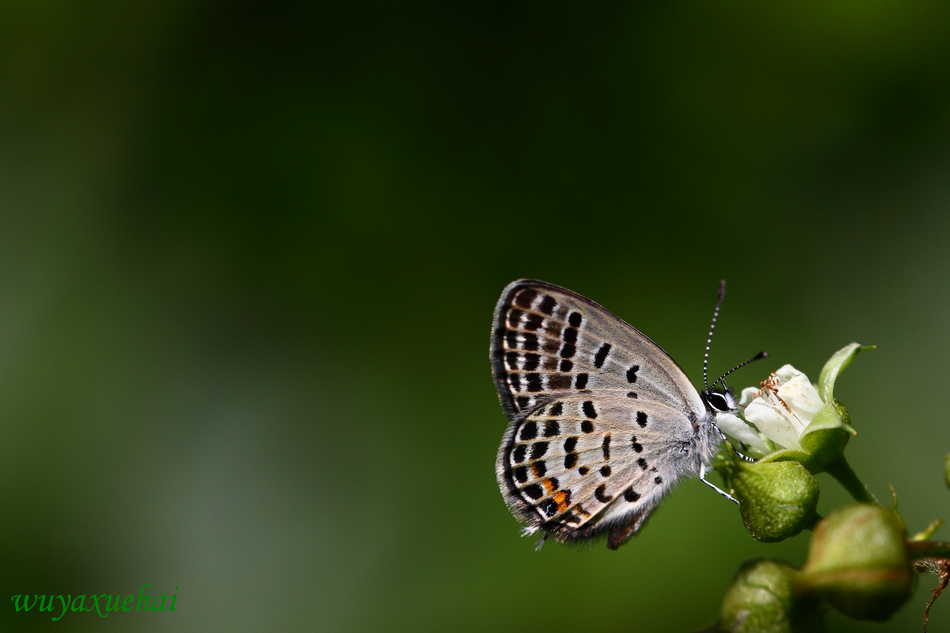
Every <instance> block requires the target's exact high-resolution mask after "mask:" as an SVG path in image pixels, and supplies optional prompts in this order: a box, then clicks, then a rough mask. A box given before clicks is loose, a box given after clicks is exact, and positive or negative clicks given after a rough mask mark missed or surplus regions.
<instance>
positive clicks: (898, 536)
mask: <svg viewBox="0 0 950 633" xmlns="http://www.w3.org/2000/svg"><path fill="white" fill-rule="evenodd" d="M906 538H907V535H906V534H905V532H904V526H903V524H902V523H901V520H900V519H899V518H898V517H897V515H896V514H894V513H893V512H892V511H890V510H885V509H884V508H881V507H880V506H874V505H868V504H856V505H852V506H847V507H844V508H841V509H839V510H836V511H835V512H833V513H832V514H831V515H829V516H828V518H827V519H825V520H824V521H822V522H821V523H819V524H818V526H817V527H816V528H815V535H814V536H813V537H812V540H811V545H810V547H809V551H808V562H807V563H806V564H805V567H804V568H803V569H802V573H801V586H802V587H804V588H806V589H807V590H810V591H813V592H814V593H816V594H817V595H819V596H821V597H822V598H824V599H825V600H826V601H827V602H828V604H830V605H831V606H833V607H834V608H836V609H838V610H839V611H841V612H842V613H844V614H846V615H848V616H850V617H852V618H855V619H858V620H874V621H877V622H881V621H884V620H886V619H888V618H889V617H890V616H891V615H892V614H893V613H894V612H895V611H897V609H898V608H900V606H901V605H903V604H904V603H905V602H906V601H907V599H908V598H910V593H911V586H912V584H913V579H914V575H913V572H912V570H911V561H910V556H909V554H908V551H907V542H906Z"/></svg>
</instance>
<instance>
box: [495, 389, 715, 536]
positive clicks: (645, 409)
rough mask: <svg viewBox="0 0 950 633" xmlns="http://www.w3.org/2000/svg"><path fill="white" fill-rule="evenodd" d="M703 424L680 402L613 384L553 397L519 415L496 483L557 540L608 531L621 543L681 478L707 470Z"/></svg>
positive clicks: (522, 514)
mask: <svg viewBox="0 0 950 633" xmlns="http://www.w3.org/2000/svg"><path fill="white" fill-rule="evenodd" d="M697 442H698V439H697V434H696V430H695V429H694V427H693V425H692V423H691V422H690V421H689V420H688V418H687V417H686V415H684V414H683V413H682V412H681V411H678V410H676V409H674V408H671V407H669V406H666V405H664V404H662V403H659V402H653V401H649V400H639V399H638V400H631V399H628V398H626V397H625V396H623V395H616V394H613V393H589V394H569V395H565V396H564V397H562V398H555V399H554V400H552V401H549V402H547V403H545V404H543V405H541V406H539V407H537V408H536V409H534V410H533V411H531V412H530V413H529V414H526V415H525V416H523V417H522V419H520V420H519V421H516V422H513V423H512V424H511V425H510V426H509V427H508V431H507V433H506V434H505V438H504V440H503V442H502V444H501V447H500V448H499V451H498V458H497V461H496V475H497V478H498V485H499V487H500V488H501V490H502V493H503V494H504V497H505V501H506V503H507V504H508V507H509V508H510V509H511V511H512V512H513V513H514V514H515V516H517V517H518V518H519V519H521V520H522V521H523V522H524V523H527V524H528V525H529V526H530V527H529V530H528V531H529V532H534V531H536V530H538V529H542V530H544V531H545V532H547V533H549V534H552V535H553V536H554V537H555V538H556V539H557V540H559V541H574V540H580V539H587V538H591V537H595V536H598V535H601V534H603V533H608V535H609V536H608V543H607V546H608V547H609V548H611V549H616V548H617V547H619V546H620V545H622V544H623V543H624V542H625V541H626V540H627V539H629V538H630V537H631V536H633V535H634V534H635V533H636V532H637V531H639V530H640V528H641V527H642V526H643V525H644V523H645V522H646V520H647V518H648V517H649V516H650V513H651V512H653V510H654V509H655V508H656V507H657V505H658V504H659V503H660V500H661V499H662V498H663V496H664V495H665V494H666V492H667V491H668V490H669V489H670V488H671V487H672V486H673V485H674V484H675V483H676V481H677V479H679V478H680V477H682V476H683V475H686V474H695V473H697V472H698V470H699V459H700V458H699V455H700V453H699V451H697V447H696V444H697Z"/></svg>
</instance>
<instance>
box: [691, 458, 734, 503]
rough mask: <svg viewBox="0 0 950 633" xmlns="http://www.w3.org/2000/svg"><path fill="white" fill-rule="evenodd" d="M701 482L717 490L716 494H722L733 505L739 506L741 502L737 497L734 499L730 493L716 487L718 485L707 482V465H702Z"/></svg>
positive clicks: (700, 470) (700, 471)
mask: <svg viewBox="0 0 950 633" xmlns="http://www.w3.org/2000/svg"><path fill="white" fill-rule="evenodd" d="M699 480H700V481H701V482H703V483H704V484H706V485H707V486H709V487H710V488H712V489H713V490H715V491H716V492H718V493H719V494H721V495H722V496H723V497H725V498H726V499H728V500H729V501H731V502H733V503H734V504H736V505H739V500H738V499H736V498H735V497H733V496H732V495H731V494H729V493H728V492H726V491H725V490H720V488H719V487H718V486H716V484H714V483H712V482H710V481H706V465H705V464H702V465H701V466H700V467H699Z"/></svg>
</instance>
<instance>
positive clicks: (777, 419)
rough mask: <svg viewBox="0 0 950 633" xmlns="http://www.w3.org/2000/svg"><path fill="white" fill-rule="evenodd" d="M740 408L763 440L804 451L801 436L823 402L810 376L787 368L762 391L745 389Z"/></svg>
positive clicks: (772, 378)
mask: <svg viewBox="0 0 950 633" xmlns="http://www.w3.org/2000/svg"><path fill="white" fill-rule="evenodd" d="M739 405H740V407H744V409H743V411H742V415H743V417H744V418H745V419H746V421H748V422H750V423H752V424H753V425H755V428H756V429H758V431H759V433H761V434H762V435H763V436H765V437H766V438H768V439H769V440H771V441H772V442H774V443H775V444H776V445H778V446H779V447H782V448H791V449H794V450H797V451H804V449H803V448H802V445H801V436H802V433H803V432H804V431H805V429H806V428H807V427H808V425H809V424H810V423H811V421H812V418H814V417H815V414H816V413H818V410H819V409H821V407H822V406H823V405H824V402H822V400H821V397H820V396H819V395H818V391H817V390H816V389H815V387H814V386H813V385H812V384H811V381H810V380H808V376H806V375H805V374H803V373H802V372H800V371H798V370H797V369H795V368H794V367H792V366H791V365H785V366H783V367H781V368H780V369H779V370H778V371H776V372H775V373H774V374H772V376H771V377H770V378H769V379H768V380H766V381H765V382H764V383H763V385H762V388H761V389H758V390H756V389H755V388H748V389H743V390H742V399H741V400H740V401H739ZM736 439H740V440H741V439H742V438H740V437H736Z"/></svg>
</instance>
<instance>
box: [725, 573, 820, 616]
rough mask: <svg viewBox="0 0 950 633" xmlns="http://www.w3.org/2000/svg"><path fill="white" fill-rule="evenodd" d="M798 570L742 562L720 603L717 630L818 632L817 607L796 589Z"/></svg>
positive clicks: (812, 599) (818, 606) (818, 610)
mask: <svg viewBox="0 0 950 633" xmlns="http://www.w3.org/2000/svg"><path fill="white" fill-rule="evenodd" d="M797 575H798V572H797V571H795V570H794V569H792V568H791V567H789V566H788V565H786V564H785V563H783V562H780V561H773V560H757V561H750V562H748V563H745V564H744V565H743V566H742V567H741V568H740V569H739V573H738V574H736V578H735V580H734V581H733V583H732V587H731V588H730V589H729V593H727V594H726V598H725V600H723V603H722V615H721V617H720V619H719V625H718V627H717V628H716V629H714V630H717V631H719V632H720V633H799V632H802V633H804V632H807V633H820V632H821V631H824V630H825V625H824V620H823V616H822V612H821V607H820V605H819V604H818V601H817V600H816V599H814V598H812V597H809V596H804V595H800V594H799V592H798V591H796V577H797Z"/></svg>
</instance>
